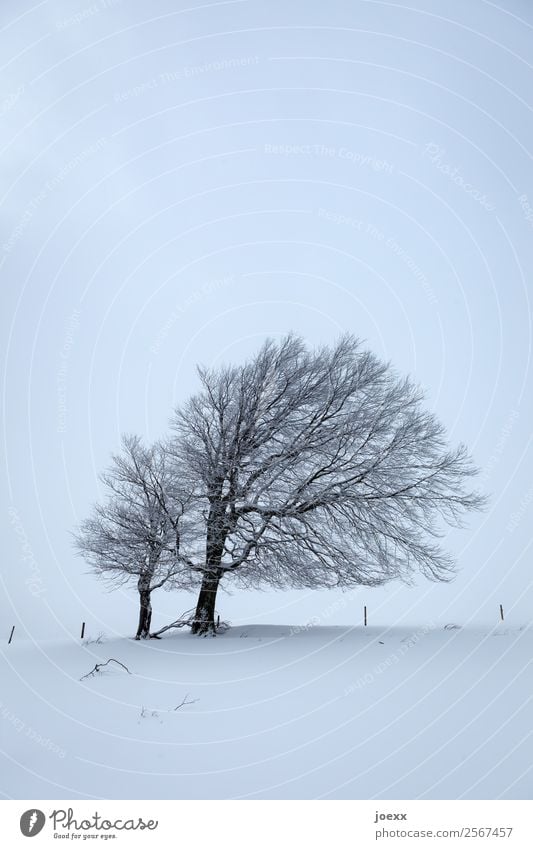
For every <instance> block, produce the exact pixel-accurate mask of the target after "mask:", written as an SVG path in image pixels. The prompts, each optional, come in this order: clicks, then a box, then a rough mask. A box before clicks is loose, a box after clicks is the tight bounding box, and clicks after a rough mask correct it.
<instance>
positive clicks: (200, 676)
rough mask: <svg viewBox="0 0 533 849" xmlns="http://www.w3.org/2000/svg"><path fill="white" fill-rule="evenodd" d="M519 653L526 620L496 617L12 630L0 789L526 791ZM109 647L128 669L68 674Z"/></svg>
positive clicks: (475, 794)
mask: <svg viewBox="0 0 533 849" xmlns="http://www.w3.org/2000/svg"><path fill="white" fill-rule="evenodd" d="M532 657H533V629H532V628H526V627H518V626H516V627H505V625H504V624H503V623H502V625H501V627H497V628H494V629H493V630H490V629H485V630H469V629H465V628H462V629H459V628H456V629H451V628H448V629H444V628H443V626H442V625H439V626H438V627H437V626H435V627H433V626H432V627H425V628H420V629H419V630H417V629H416V628H414V629H410V630H408V629H399V628H392V629H388V630H387V629H377V628H371V627H369V628H366V629H364V628H357V629H347V628H343V627H313V628H301V627H300V628H297V627H291V626H286V627H283V626H279V625H276V626H274V625H272V626H265V625H261V626H259V625H255V626H254V625H250V626H248V627H238V628H232V629H230V630H229V631H227V632H226V633H225V634H223V635H219V636H218V637H217V638H216V639H211V638H209V639H202V638H195V637H191V636H190V635H189V634H188V633H184V632H174V633H172V632H171V633H170V634H167V635H165V638H164V639H162V640H161V641H150V642H135V641H132V640H129V639H119V640H117V639H112V640H111V639H110V640H104V642H103V643H102V644H99V645H98V644H96V645H95V644H91V645H80V644H78V645H77V644H74V643H70V644H69V643H66V642H50V643H47V644H41V645H37V644H33V643H31V642H29V641H27V642H25V641H23V640H20V639H19V640H18V641H17V640H14V642H13V643H12V645H10V646H4V647H3V648H2V650H1V663H2V670H1V681H2V689H1V694H0V701H1V704H0V711H1V715H2V723H1V725H2V746H1V748H2V752H3V755H2V760H3V762H2V770H1V774H2V776H3V778H2V786H1V788H0V789H1V792H2V793H3V795H4V796H5V797H8V798H38V799H54V798H61V797H66V798H72V799H76V798H77V799H83V798H91V797H97V798H111V799H114V798H118V799H120V798H126V799H127V798H154V799H159V798H161V799H168V798H178V799H179V798H182V799H193V798H209V799H212V798H252V799H254V798H255V799H265V798H279V799H299V798H338V799H349V798H362V799H371V798H376V799H379V798H384V799H385V798H393V799H402V798H405V799H411V798H426V799H430V798H445V799H446V798H454V799H455V798H469V799H477V798H489V799H492V798H509V799H513V798H515V799H526V798H531V796H532V792H533V770H532V764H533V735H532V734H531V728H532V705H531V701H532V693H533V675H532V669H531V658H532ZM108 658H115V659H116V660H118V661H120V662H121V663H123V664H124V665H125V666H127V667H128V669H129V670H130V673H131V674H128V672H127V671H125V670H124V669H122V668H121V667H119V666H118V665H115V664H109V665H108V666H107V667H106V669H105V670H104V671H103V672H102V673H101V674H99V675H95V676H92V677H88V678H85V679H84V680H83V681H80V678H81V677H82V676H83V675H84V674H85V673H88V672H89V671H90V670H91V669H92V668H93V667H94V665H95V663H99V662H105V661H106V660H107V659H108ZM111 667H113V668H111ZM185 698H186V702H187V703H185V704H183V705H182V706H181V707H179V708H178V709H177V710H176V709H175V708H176V707H177V706H178V705H179V704H180V703H181V702H183V700H184V699H185Z"/></svg>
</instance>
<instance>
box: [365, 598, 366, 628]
mask: <svg viewBox="0 0 533 849" xmlns="http://www.w3.org/2000/svg"><path fill="white" fill-rule="evenodd" d="M365 628H366V604H365Z"/></svg>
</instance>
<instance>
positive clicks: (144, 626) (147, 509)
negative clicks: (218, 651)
mask: <svg viewBox="0 0 533 849" xmlns="http://www.w3.org/2000/svg"><path fill="white" fill-rule="evenodd" d="M101 480H102V482H103V484H104V487H105V490H106V499H105V501H104V502H103V503H102V504H96V505H95V507H94V509H93V513H92V515H91V517H90V518H88V519H86V520H85V521H84V522H82V524H81V525H80V527H79V529H78V531H77V533H76V534H75V537H74V539H75V546H76V548H77V550H78V552H79V553H80V554H81V555H83V557H84V558H85V560H86V561H87V562H88V563H89V564H90V565H91V567H92V568H93V570H94V571H95V572H96V573H97V574H98V575H100V576H102V577H104V578H105V579H107V580H108V581H109V582H110V584H111V586H113V587H117V586H121V585H123V584H125V583H129V582H131V581H135V582H136V584H137V589H138V592H139V608H140V609H139V623H138V628H137V634H136V639H137V640H139V639H141V638H146V637H148V636H149V635H150V624H151V618H152V603H151V596H152V592H153V591H154V590H156V589H158V588H159V587H163V586H166V587H167V588H170V587H175V586H177V585H179V586H189V585H190V582H191V580H192V574H193V573H192V572H191V570H190V568H189V567H188V566H187V565H186V564H185V563H184V560H183V557H182V555H181V550H182V544H183V536H184V534H185V536H186V535H187V532H188V531H189V529H190V524H189V523H188V520H187V515H186V514H187V509H188V506H189V503H190V497H189V495H187V494H186V491H185V490H184V488H183V487H182V486H181V485H180V481H178V480H176V477H175V475H174V474H171V473H170V467H169V463H168V456H167V453H166V451H165V449H164V447H163V446H162V445H161V444H160V443H156V444H155V445H154V446H152V447H150V448H146V447H145V446H144V445H143V444H142V442H141V440H140V439H139V438H138V437H136V436H124V437H123V439H122V451H121V453H120V454H116V455H114V456H113V458H112V463H111V465H110V468H109V469H108V470H107V471H106V472H104V473H103V474H102V475H101Z"/></svg>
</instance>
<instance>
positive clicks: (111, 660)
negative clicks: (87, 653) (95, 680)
mask: <svg viewBox="0 0 533 849" xmlns="http://www.w3.org/2000/svg"><path fill="white" fill-rule="evenodd" d="M108 663H117V664H118V665H119V666H122V669H125V670H126V672H127V673H128V675H131V672H130V671H129V669H128V667H127V666H124V664H123V663H121V662H120V660H115V658H114V657H110V658H109V660H106V662H105V663H95V665H94V669H91V671H90V672H87V673H86V675H82V676H81V678H80V681H83V679H84V678H92V676H93V675H96V674H97V673H98V672H100V670H101V669H102V668H103V667H104V666H107V664H108Z"/></svg>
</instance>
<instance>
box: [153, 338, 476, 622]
mask: <svg viewBox="0 0 533 849" xmlns="http://www.w3.org/2000/svg"><path fill="white" fill-rule="evenodd" d="M199 374H200V379H201V381H202V391H201V392H200V393H199V394H198V395H196V396H194V397H193V398H192V399H191V400H190V401H189V403H188V404H187V405H186V406H185V407H184V408H183V409H182V410H177V411H176V413H175V417H174V419H173V431H174V438H173V440H172V442H171V445H170V448H169V450H170V452H171V453H172V456H173V460H174V463H175V464H176V465H177V468H179V469H181V474H183V473H184V470H186V473H187V474H188V475H189V476H190V477H191V479H192V480H193V481H194V483H195V485H196V489H197V495H198V501H197V506H196V509H197V510H199V513H198V515H199V518H200V519H201V521H202V523H203V526H204V537H203V541H200V540H199V541H198V542H197V545H196V550H195V551H194V550H192V549H191V554H190V559H189V564H190V565H191V566H192V568H194V569H196V570H199V571H201V572H202V573H203V579H202V584H201V588H200V593H199V596H198V601H197V605H196V610H195V613H194V615H193V616H192V618H191V625H192V631H193V633H200V634H205V633H208V632H214V631H215V630H216V626H215V622H214V614H215V600H216V593H217V590H218V587H219V583H220V581H221V579H222V578H223V577H224V578H226V577H232V578H234V579H236V580H238V581H239V582H240V583H241V584H243V585H252V586H255V585H256V584H257V583H258V582H264V583H267V584H270V585H273V586H279V587H286V586H292V587H302V586H305V587H349V586H353V585H356V584H366V585H368V586H375V585H378V584H381V583H383V582H385V581H389V580H391V579H393V578H402V577H403V578H407V577H408V576H410V575H411V574H412V573H413V572H414V571H415V570H417V569H418V570H420V571H421V572H422V573H423V574H424V575H426V576H427V577H429V578H431V579H434V580H447V579H449V578H450V577H451V575H452V573H453V567H454V563H453V559H452V558H451V557H450V556H449V555H448V554H446V553H445V552H444V551H442V549H441V548H440V546H439V545H438V543H437V537H439V536H440V535H442V532H443V529H444V527H445V525H446V523H448V524H451V525H455V526H460V524H461V517H462V516H463V514H464V513H465V512H467V511H469V510H471V509H479V508H481V507H482V505H483V503H484V499H483V497H482V496H480V495H479V494H478V493H476V492H473V491H469V490H468V489H467V488H465V487H466V484H467V482H468V479H469V478H470V477H471V476H472V475H474V474H475V472H476V470H475V468H474V467H473V466H472V463H471V461H470V459H469V456H468V453H467V450H466V448H465V447H464V446H463V445H459V446H458V447H457V448H454V449H451V448H449V447H448V445H447V440H446V436H445V431H444V428H443V426H442V424H440V423H439V422H438V420H437V419H436V418H435V416H434V415H432V414H431V413H430V412H428V411H427V410H425V409H424V408H423V405H422V402H423V395H422V393H421V392H420V391H419V390H418V389H417V388H416V387H415V386H413V385H412V383H411V382H410V381H409V380H405V379H399V378H398V377H397V375H396V374H395V373H394V371H393V370H392V369H391V367H390V366H389V365H388V364H386V363H383V362H380V361H379V360H378V359H377V358H376V357H375V356H373V355H372V354H371V353H369V352H368V351H365V350H362V349H361V347H360V344H359V342H358V341H357V340H356V339H354V338H352V337H350V336H346V337H343V338H342V339H341V340H340V341H339V342H338V343H337V344H336V345H335V346H334V347H333V348H321V349H319V350H316V351H309V350H307V349H306V347H305V345H304V343H303V342H302V340H301V339H299V338H297V337H294V336H292V335H291V336H289V337H287V338H285V339H283V340H282V341H280V342H278V343H276V342H274V341H268V342H267V343H266V344H265V345H264V346H263V347H262V349H261V350H260V351H259V353H258V354H257V356H255V357H254V358H253V359H252V360H251V361H250V362H248V363H246V364H244V365H242V366H238V367H223V368H220V369H216V370H207V369H200V370H199ZM200 543H201V544H200Z"/></svg>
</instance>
